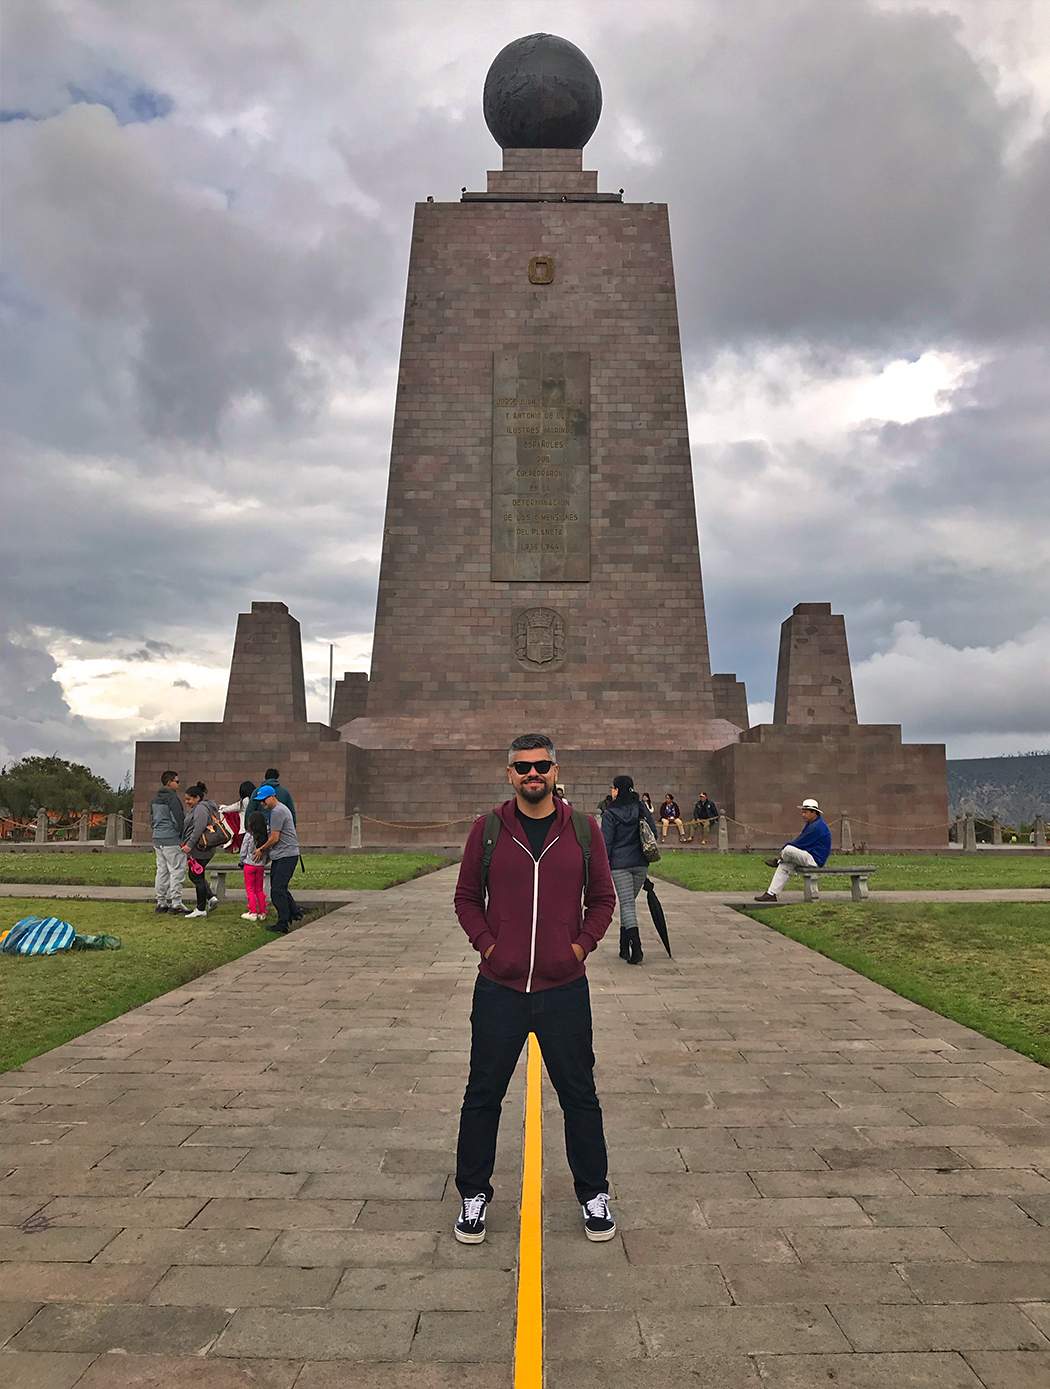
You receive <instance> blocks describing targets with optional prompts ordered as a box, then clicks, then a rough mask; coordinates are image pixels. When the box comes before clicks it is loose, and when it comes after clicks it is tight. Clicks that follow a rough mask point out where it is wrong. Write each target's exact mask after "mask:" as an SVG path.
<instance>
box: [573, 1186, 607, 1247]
mask: <svg viewBox="0 0 1050 1389" xmlns="http://www.w3.org/2000/svg"><path fill="white" fill-rule="evenodd" d="M580 1210H581V1211H583V1233H584V1234H585V1235H586V1236H587V1238H588V1239H589V1240H594V1241H595V1242H599V1241H601V1240H607V1239H612V1237H613V1235H615V1234H616V1221H615V1220H614V1219H613V1217H612V1211H611V1210H610V1209H609V1198H608V1196H607V1195H606V1194H605V1192H604V1191H600V1192H599V1193H598V1195H597V1196H596V1197H595V1198H594V1200H593V1201H585V1202H584V1203H583V1205H582V1206H581V1207H580Z"/></svg>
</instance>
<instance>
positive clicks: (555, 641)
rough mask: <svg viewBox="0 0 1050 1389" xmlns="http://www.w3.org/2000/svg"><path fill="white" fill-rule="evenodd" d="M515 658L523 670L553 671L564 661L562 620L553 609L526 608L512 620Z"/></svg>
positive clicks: (563, 627) (563, 623) (563, 622)
mask: <svg viewBox="0 0 1050 1389" xmlns="http://www.w3.org/2000/svg"><path fill="white" fill-rule="evenodd" d="M514 655H515V656H516V657H517V659H518V661H519V662H520V663H521V665H523V666H524V667H525V669H526V670H543V669H544V668H545V667H546V669H548V670H556V669H557V668H558V667H559V666H560V665H561V663H562V661H564V659H565V619H564V617H562V615H561V613H559V612H555V611H554V609H553V608H526V609H525V611H524V612H520V613H518V615H517V616H516V617H515V619H514Z"/></svg>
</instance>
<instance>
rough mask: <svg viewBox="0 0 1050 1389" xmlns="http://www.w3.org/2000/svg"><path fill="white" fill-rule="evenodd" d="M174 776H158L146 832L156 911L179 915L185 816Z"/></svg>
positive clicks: (182, 880)
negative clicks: (154, 864) (151, 853)
mask: <svg viewBox="0 0 1050 1389" xmlns="http://www.w3.org/2000/svg"><path fill="white" fill-rule="evenodd" d="M178 789H179V774H178V772H162V773H161V778H160V790H159V791H158V792H157V794H156V795H155V796H154V798H153V803H152V804H151V806H150V808H149V823H150V829H151V830H152V832H153V851H154V853H155V854H156V855H157V880H156V888H157V911H158V913H161V912H174V913H175V915H176V916H178V915H180V914H181V913H182V912H184V911H185V910H186V909H185V907H184V906H183V905H182V884H183V883H184V882H185V880H186V855H185V854H184V853H183V851H182V849H181V848H180V845H181V843H182V831H183V826H184V825H185V823H186V812H185V810H184V809H183V807H182V802H181V801H180V800H179V797H178Z"/></svg>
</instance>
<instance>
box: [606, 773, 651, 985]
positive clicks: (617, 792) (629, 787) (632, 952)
mask: <svg viewBox="0 0 1050 1389" xmlns="http://www.w3.org/2000/svg"><path fill="white" fill-rule="evenodd" d="M643 816H644V817H645V819H646V821H647V822H648V825H649V828H650V829H651V830H652V832H653V838H654V839H655V838H656V822H655V821H654V820H653V817H652V814H651V812H650V810H649V808H648V806H646V805H645V804H644V803H643V802H642V801H640V800H639V799H638V792H637V791H636V790H635V789H634V778H633V777H629V776H618V777H614V778H613V784H612V801H611V802H610V804H609V808H608V809H607V810H606V812H605V814H604V815H603V816H602V838H603V839H604V840H605V847H606V850H607V851H608V854H609V868H610V870H611V872H612V880H613V886H614V887H615V888H616V897H617V900H618V901H619V903H620V959H621V960H626V961H627V963H628V964H629V965H640V964H641V963H642V959H643V958H644V957H643V955H642V940H641V936H640V935H639V934H638V913H637V912H636V911H635V905H634V903H635V898H636V897H637V896H638V894H639V892H641V890H642V884H643V883H644V882H645V879H646V877H647V876H648V873H649V865H648V863H647V862H646V858H645V855H644V854H643V853H642V841H641V839H640V837H639V832H638V822H639V821H640V820H641V818H642V817H643Z"/></svg>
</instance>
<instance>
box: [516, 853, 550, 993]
mask: <svg viewBox="0 0 1050 1389" xmlns="http://www.w3.org/2000/svg"><path fill="white" fill-rule="evenodd" d="M511 838H512V839H513V840H514V843H515V844H521V847H522V848H523V849H524V850H525V852H526V853H527V854H528V856H529V858H531V859H532V944H531V945H530V947H529V977H528V978H527V979H526V980H525V992H526V993H527V994H530V993H532V973H533V970H534V969H535V968H536V916H537V913H538V912H539V907H540V859H541V858H542V857H543V855H544V854H545V853H546V852H547V850H548V849H553V848H554V846H555V844H557V842H558V840H559V839H560V838H561V835H560V834H556V835H555V836H554V838H553V839H552V840H551V842H550V843H549V844H545V845H544V847H543V848H542V849H541V850H540V858H534V857H533V853H532V850H531V849H530V848H529V846H528V845H527V844H522V843H521V840H520V839H519V838H518V836H517V835H516V834H515V835H512V836H511Z"/></svg>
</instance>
